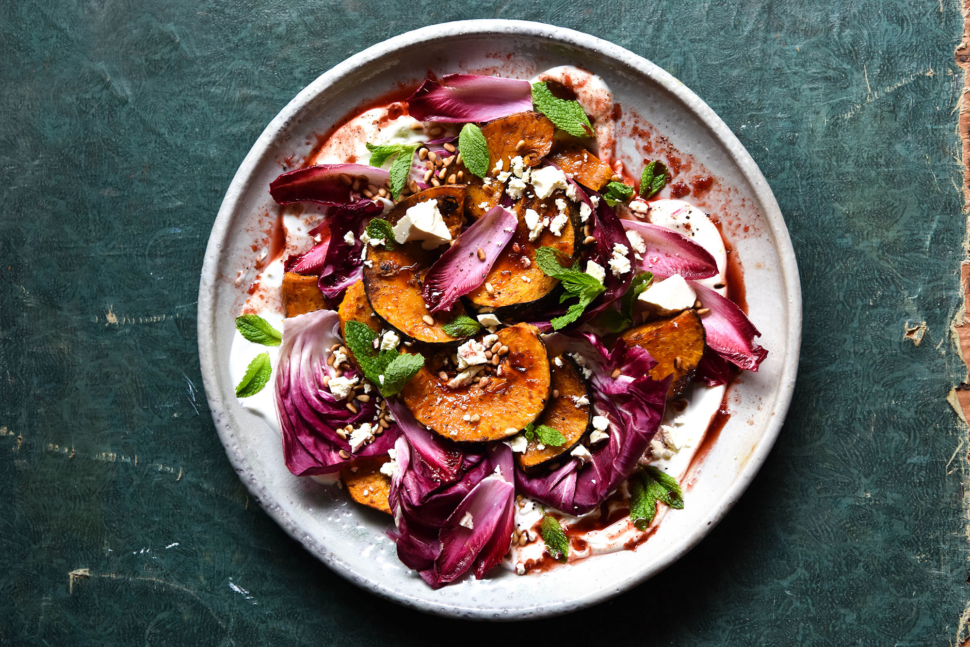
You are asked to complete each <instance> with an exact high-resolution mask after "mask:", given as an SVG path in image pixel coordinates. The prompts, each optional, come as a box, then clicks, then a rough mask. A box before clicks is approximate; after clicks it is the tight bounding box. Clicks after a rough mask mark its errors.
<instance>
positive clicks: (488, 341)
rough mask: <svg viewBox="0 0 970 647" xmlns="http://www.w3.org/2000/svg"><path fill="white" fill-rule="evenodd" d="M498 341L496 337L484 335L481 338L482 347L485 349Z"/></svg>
mask: <svg viewBox="0 0 970 647" xmlns="http://www.w3.org/2000/svg"><path fill="white" fill-rule="evenodd" d="M497 341H498V335H485V336H484V337H482V346H484V347H485V348H491V347H492V346H494V345H495V342H497Z"/></svg>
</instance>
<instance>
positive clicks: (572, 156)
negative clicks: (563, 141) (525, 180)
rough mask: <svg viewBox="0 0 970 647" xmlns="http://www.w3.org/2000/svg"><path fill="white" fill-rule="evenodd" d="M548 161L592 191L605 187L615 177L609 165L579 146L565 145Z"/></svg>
mask: <svg viewBox="0 0 970 647" xmlns="http://www.w3.org/2000/svg"><path fill="white" fill-rule="evenodd" d="M549 161H551V162H552V163H553V164H555V165H556V166H558V167H559V168H561V169H562V170H563V171H564V172H565V173H568V174H569V175H571V176H572V178H573V179H574V180H576V181H577V182H579V183H580V184H582V185H583V186H584V187H586V188H587V189H592V190H593V191H599V190H600V189H602V188H603V187H605V186H606V185H607V184H609V182H610V180H612V179H613V176H614V175H616V173H615V172H614V171H613V169H612V168H610V165H609V164H604V163H603V162H601V161H600V159H599V158H598V157H596V156H595V155H593V154H592V153H590V152H589V151H588V150H586V149H585V148H583V147H582V146H581V145H580V144H567V145H565V146H562V147H559V148H557V149H556V151H555V152H554V153H553V154H552V155H550V156H549Z"/></svg>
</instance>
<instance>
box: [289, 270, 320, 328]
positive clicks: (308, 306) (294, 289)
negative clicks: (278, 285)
mask: <svg viewBox="0 0 970 647" xmlns="http://www.w3.org/2000/svg"><path fill="white" fill-rule="evenodd" d="M318 281H319V279H318V278H317V277H316V276H304V275H303V274H297V273H295V272H287V273H285V274H284V275H283V286H282V292H283V310H284V312H286V316H287V317H295V316H297V315H305V314H306V313H308V312H313V311H315V310H324V309H326V307H327V300H326V299H325V298H324V297H323V292H321V291H320V288H319V287H317V283H318Z"/></svg>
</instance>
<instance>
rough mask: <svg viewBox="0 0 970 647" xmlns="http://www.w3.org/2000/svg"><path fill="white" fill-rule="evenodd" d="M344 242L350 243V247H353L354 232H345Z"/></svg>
mask: <svg viewBox="0 0 970 647" xmlns="http://www.w3.org/2000/svg"><path fill="white" fill-rule="evenodd" d="M344 242H345V243H347V244H348V245H350V246H351V247H353V246H354V242H355V241H354V232H352V231H348V232H347V233H346V234H344Z"/></svg>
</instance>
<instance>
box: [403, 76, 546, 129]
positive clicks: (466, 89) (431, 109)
mask: <svg viewBox="0 0 970 647" xmlns="http://www.w3.org/2000/svg"><path fill="white" fill-rule="evenodd" d="M531 109H532V86H531V85H530V84H529V82H528V81H523V80H520V79H502V78H498V77H494V76H480V75H477V74H448V75H446V76H444V77H442V79H441V81H440V82H439V81H435V80H433V79H426V80H425V81H424V83H422V84H421V87H419V88H418V89H417V91H416V92H415V93H414V94H412V95H411V97H410V98H409V99H408V113H409V114H410V115H411V116H412V117H414V118H415V119H417V120H419V121H441V122H449V123H468V122H481V121H491V120H492V119H498V118H499V117H505V116H508V115H511V114H513V113H516V112H524V111H526V110H531Z"/></svg>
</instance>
